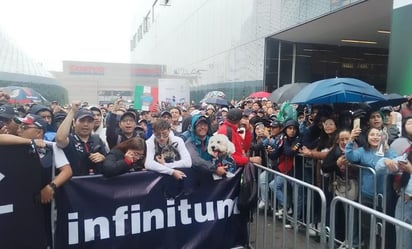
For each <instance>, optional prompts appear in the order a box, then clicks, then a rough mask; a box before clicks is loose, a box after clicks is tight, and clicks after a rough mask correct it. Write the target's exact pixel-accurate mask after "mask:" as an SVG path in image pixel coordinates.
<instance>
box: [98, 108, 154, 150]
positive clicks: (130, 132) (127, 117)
mask: <svg viewBox="0 0 412 249" xmlns="http://www.w3.org/2000/svg"><path fill="white" fill-rule="evenodd" d="M117 118H118V115H117V114H115V113H112V114H111V115H110V118H109V120H108V122H109V123H110V124H109V123H108V125H107V128H106V136H107V138H106V139H107V144H108V145H109V148H110V149H112V148H113V147H114V146H116V145H117V144H120V143H121V142H124V141H126V140H127V139H129V138H132V137H141V138H143V139H145V137H146V135H145V132H144V130H143V128H141V127H139V126H137V120H136V113H135V112H133V111H127V112H124V113H123V114H122V115H121V116H120V120H119V122H118V123H117Z"/></svg>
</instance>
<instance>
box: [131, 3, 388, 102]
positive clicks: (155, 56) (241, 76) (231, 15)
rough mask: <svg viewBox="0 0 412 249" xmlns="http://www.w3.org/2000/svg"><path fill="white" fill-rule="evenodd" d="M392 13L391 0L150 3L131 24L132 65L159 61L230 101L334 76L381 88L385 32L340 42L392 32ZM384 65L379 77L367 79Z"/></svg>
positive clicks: (195, 90) (200, 92) (197, 94)
mask: <svg viewBox="0 0 412 249" xmlns="http://www.w3.org/2000/svg"><path fill="white" fill-rule="evenodd" d="M363 9H366V10H368V11H369V13H373V15H365V14H364V13H365V12H364V10H363ZM362 11H363V12H362ZM391 12H392V1H391V0H388V1H381V0H290V1H286V0H257V1H252V0H242V1H238V0H223V1H222V0H198V1H191V0H186V1H184V0H180V1H177V0H153V3H152V5H151V7H149V8H147V11H146V12H145V14H144V15H143V16H138V17H136V21H135V23H134V24H133V27H134V28H133V35H132V37H131V46H130V50H131V58H132V62H133V63H141V64H156V65H162V66H164V69H165V73H166V74H169V75H175V76H176V77H191V81H190V89H191V98H192V99H194V100H200V99H201V98H202V97H203V96H204V94H205V93H206V92H208V91H211V90H216V89H218V90H222V91H223V92H224V93H225V94H226V96H227V98H228V99H232V98H233V99H240V98H243V97H245V96H247V95H248V94H249V93H251V92H254V91H261V90H266V91H272V90H274V89H276V88H278V87H279V86H282V85H284V84H287V83H293V82H298V81H300V82H302V81H303V82H312V81H314V80H320V79H323V78H328V77H335V76H338V77H344V76H345V77H348V76H351V77H357V78H360V79H363V80H365V81H376V82H377V85H378V86H379V88H383V87H384V84H386V64H387V55H388V43H389V35H386V36H385V35H383V36H382V37H380V38H379V39H382V40H384V41H383V42H379V43H376V44H368V45H366V44H359V43H346V41H344V40H349V39H354V40H355V39H362V40H366V39H374V38H376V37H377V36H376V34H375V33H373V34H372V33H371V34H370V35H369V36H367V37H363V36H365V35H367V34H366V33H367V32H364V30H363V29H366V28H368V29H371V30H372V29H375V28H380V29H386V30H388V29H390V18H391V16H390V14H391ZM351 13H356V14H351ZM345 20H346V21H345ZM354 21H357V23H358V24H357V25H356V24H354ZM378 24H382V25H380V26H381V27H375V26H378ZM313 25H314V27H312V26H313ZM363 26H365V27H363ZM331 27H334V30H330V28H331ZM323 30H324V31H325V32H322V31H323ZM373 32H376V30H374V31H373ZM343 35H347V37H346V39H345V37H343ZM351 35H355V36H351ZM305 37H308V38H307V39H306V38H305ZM309 38H311V39H309ZM312 38H313V39H312ZM323 46H328V48H327V49H324V48H323ZM342 47H344V48H345V49H343V50H341V49H340V48H342ZM346 48H348V49H346ZM350 48H352V49H350ZM357 48H360V49H361V50H359V49H357ZM362 49H369V50H368V51H367V52H364V51H363V50H362ZM331 50H332V51H333V55H332V56H327V53H328V52H325V51H331ZM299 51H305V53H299ZM322 51H323V52H322ZM319 52H320V53H319ZM363 53H368V54H378V56H380V57H379V58H383V60H379V59H376V58H374V59H372V60H371V61H369V60H370V58H369V57H367V58H366V61H363V63H357V60H358V61H359V60H365V58H356V57H357V56H354V54H355V55H357V54H363ZM345 55H347V56H345ZM364 57H365V56H364ZM347 58H349V59H347ZM314 60H316V61H314ZM382 63H383V64H384V66H382V67H379V68H378V64H379V65H380V64H382ZM311 64H313V65H316V68H312V66H311ZM325 68H326V69H325ZM381 68H385V70H384V72H383V75H382V76H381V77H380V78H379V79H376V77H372V75H373V74H375V73H376V72H377V71H379V72H380V71H381ZM350 69H358V72H356V73H352V72H353V71H354V70H350ZM371 69H374V70H371ZM369 70H371V71H369ZM365 72H366V73H365ZM370 83H371V84H374V82H370Z"/></svg>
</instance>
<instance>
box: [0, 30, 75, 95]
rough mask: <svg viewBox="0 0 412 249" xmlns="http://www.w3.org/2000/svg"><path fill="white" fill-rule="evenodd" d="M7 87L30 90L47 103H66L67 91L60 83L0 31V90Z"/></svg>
mask: <svg viewBox="0 0 412 249" xmlns="http://www.w3.org/2000/svg"><path fill="white" fill-rule="evenodd" d="M7 86H19V87H29V88H32V89H34V90H36V91H37V92H39V93H40V94H41V95H42V96H43V97H45V98H46V99H47V100H48V101H52V100H55V99H60V100H62V101H63V102H65V101H67V91H66V89H65V88H64V87H63V86H62V85H60V82H59V81H58V80H57V79H56V78H55V77H54V76H53V75H52V74H51V73H50V72H48V71H47V70H46V69H44V68H43V67H42V65H41V64H39V63H36V62H35V61H34V60H33V59H31V58H30V57H29V56H28V55H26V54H25V53H24V52H23V51H22V50H21V49H20V48H19V47H18V46H17V45H16V44H15V43H14V42H13V40H12V38H11V37H9V36H8V35H7V34H6V33H5V32H3V31H2V30H1V29H0V88H1V87H7Z"/></svg>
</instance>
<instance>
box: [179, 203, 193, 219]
mask: <svg viewBox="0 0 412 249" xmlns="http://www.w3.org/2000/svg"><path fill="white" fill-rule="evenodd" d="M190 209H191V206H190V205H189V204H188V203H187V200H186V199H185V200H180V205H179V207H178V210H179V211H180V218H181V222H182V224H183V225H187V224H192V219H191V218H190V217H189V210H190Z"/></svg>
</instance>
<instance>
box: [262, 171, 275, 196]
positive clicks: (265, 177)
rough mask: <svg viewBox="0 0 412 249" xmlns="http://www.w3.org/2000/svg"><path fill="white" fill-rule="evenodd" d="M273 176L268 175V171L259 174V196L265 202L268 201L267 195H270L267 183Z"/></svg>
mask: <svg viewBox="0 0 412 249" xmlns="http://www.w3.org/2000/svg"><path fill="white" fill-rule="evenodd" d="M272 178H273V176H272V175H269V176H268V172H266V171H263V172H262V173H260V175H259V188H260V196H259V200H261V201H263V202H265V203H266V202H267V199H266V198H267V197H268V195H269V193H268V191H269V190H268V189H267V187H266V186H267V184H268V182H269V181H271V180H272Z"/></svg>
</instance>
